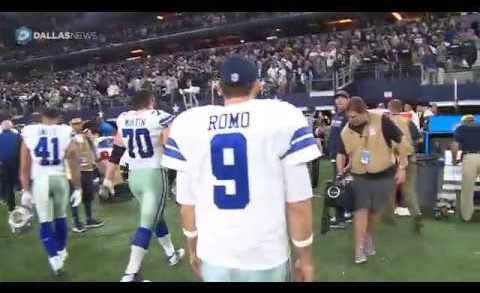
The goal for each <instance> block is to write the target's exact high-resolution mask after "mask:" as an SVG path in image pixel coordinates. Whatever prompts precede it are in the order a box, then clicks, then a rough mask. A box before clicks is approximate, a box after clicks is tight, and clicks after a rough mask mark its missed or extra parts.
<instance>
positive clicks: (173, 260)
mask: <svg viewBox="0 0 480 293" xmlns="http://www.w3.org/2000/svg"><path fill="white" fill-rule="evenodd" d="M184 256H185V249H183V248H179V249H177V251H175V252H174V253H173V254H172V255H171V256H169V257H168V265H169V266H171V267H173V266H174V265H176V264H177V263H178V262H179V261H180V260H181V259H182V258H183V257H184Z"/></svg>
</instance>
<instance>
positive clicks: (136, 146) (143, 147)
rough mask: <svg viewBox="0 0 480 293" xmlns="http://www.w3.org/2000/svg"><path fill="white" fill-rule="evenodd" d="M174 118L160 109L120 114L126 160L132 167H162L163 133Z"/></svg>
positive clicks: (119, 119) (120, 129)
mask: <svg viewBox="0 0 480 293" xmlns="http://www.w3.org/2000/svg"><path fill="white" fill-rule="evenodd" d="M173 118H174V117H173V116H172V115H170V114H168V113H166V112H164V111H160V110H144V111H128V112H123V113H122V114H120V115H119V116H118V118H117V126H118V131H119V133H120V135H121V136H122V141H123V144H124V145H125V147H126V148H127V151H128V152H127V155H126V156H124V157H125V162H126V163H127V164H128V165H129V168H130V169H132V170H133V169H143V168H154V169H155V168H161V163H160V160H161V157H162V153H163V146H162V142H161V133H162V130H163V129H164V128H166V127H168V125H169V124H170V123H171V122H172V120H173Z"/></svg>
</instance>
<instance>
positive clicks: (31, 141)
mask: <svg viewBox="0 0 480 293" xmlns="http://www.w3.org/2000/svg"><path fill="white" fill-rule="evenodd" d="M22 136H23V139H24V141H25V145H26V146H27V148H28V149H29V151H30V156H31V158H32V171H31V178H37V177H39V176H43V175H64V174H65V164H64V158H65V152H66V150H67V148H68V146H69V144H70V142H71V141H72V139H73V137H74V132H73V129H72V128H71V127H70V126H68V125H43V124H35V125H28V126H25V128H23V129H22Z"/></svg>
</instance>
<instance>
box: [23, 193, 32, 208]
mask: <svg viewBox="0 0 480 293" xmlns="http://www.w3.org/2000/svg"><path fill="white" fill-rule="evenodd" d="M21 204H22V206H24V207H27V208H29V209H31V208H32V207H33V196H32V194H31V193H30V191H26V190H23V191H22V200H21Z"/></svg>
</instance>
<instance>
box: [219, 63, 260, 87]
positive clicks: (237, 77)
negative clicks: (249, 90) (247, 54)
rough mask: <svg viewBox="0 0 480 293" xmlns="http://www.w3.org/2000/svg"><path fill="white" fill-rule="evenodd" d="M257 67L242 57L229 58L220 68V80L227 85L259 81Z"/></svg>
mask: <svg viewBox="0 0 480 293" xmlns="http://www.w3.org/2000/svg"><path fill="white" fill-rule="evenodd" d="M257 74H258V70H257V66H255V64H253V63H252V62H250V61H248V60H247V59H245V58H243V57H240V56H232V57H230V58H228V59H227V60H226V61H225V62H224V63H223V64H222V67H221V68H220V78H221V79H222V82H223V83H224V84H227V85H242V84H247V83H252V82H254V81H256V80H257Z"/></svg>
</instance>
